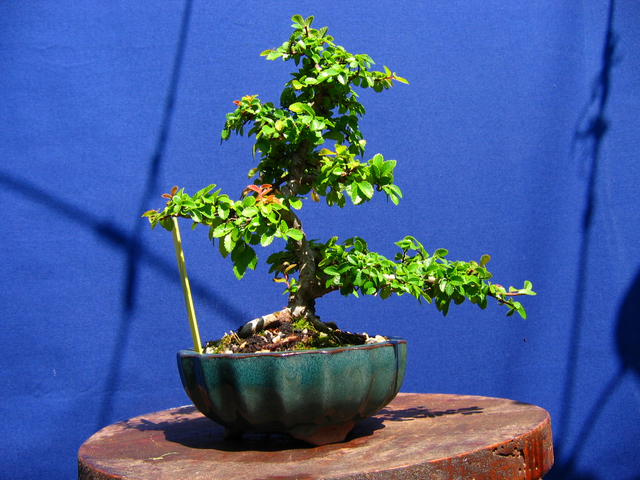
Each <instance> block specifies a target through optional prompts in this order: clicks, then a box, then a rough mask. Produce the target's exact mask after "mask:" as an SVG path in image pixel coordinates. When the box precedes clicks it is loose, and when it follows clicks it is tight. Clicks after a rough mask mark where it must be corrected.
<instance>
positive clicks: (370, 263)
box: [144, 15, 535, 317]
mask: <svg viewBox="0 0 640 480" xmlns="http://www.w3.org/2000/svg"><path fill="white" fill-rule="evenodd" d="M293 22H294V24H293V33H292V34H291V36H290V37H289V39H288V40H287V41H285V42H284V43H283V44H282V45H281V46H280V47H277V48H274V49H270V50H265V51H264V52H262V56H265V57H266V59H267V60H276V59H279V58H280V59H282V60H284V61H293V62H294V64H295V65H296V66H297V70H296V71H294V72H293V73H292V74H291V79H290V80H289V81H288V82H287V83H286V84H285V86H284V89H283V91H282V94H281V96H280V101H279V106H277V107H276V106H275V105H274V104H273V103H271V102H267V103H262V102H261V100H260V99H259V98H258V96H257V95H247V96H244V97H242V98H241V99H240V100H236V101H235V102H234V103H235V105H236V109H235V110H234V111H233V112H230V113H229V114H227V116H226V122H225V124H224V128H223V130H222V140H228V139H229V138H230V137H231V133H232V132H234V133H236V134H239V135H244V134H245V133H246V134H247V136H249V137H251V136H253V137H255V145H254V148H253V154H254V157H255V158H256V160H257V165H256V166H255V167H254V168H253V169H251V170H250V171H249V175H248V176H249V178H250V179H253V184H250V185H248V186H247V188H246V189H245V190H244V191H243V192H242V195H241V199H240V200H237V201H234V200H232V199H230V198H229V197H228V196H227V195H223V194H220V191H219V190H215V185H210V186H208V187H206V188H204V189H202V190H200V191H199V192H197V193H196V194H194V195H193V196H189V195H188V194H186V193H184V191H183V190H182V189H180V190H179V189H178V188H177V187H174V189H173V190H172V191H171V193H169V194H165V195H164V196H165V198H167V199H168V202H167V205H166V206H165V208H164V209H162V210H158V211H155V210H151V211H149V212H146V213H145V214H144V215H145V216H146V217H148V218H149V221H150V222H151V226H152V227H155V226H156V225H158V224H160V225H161V226H163V227H164V228H166V229H168V230H171V229H172V228H173V224H172V221H171V218H172V217H184V218H189V219H191V220H192V221H193V222H194V223H193V225H194V226H195V225H197V224H203V225H206V226H208V227H209V238H210V239H211V241H212V242H215V241H216V239H217V240H218V249H219V251H220V254H221V255H222V256H223V257H230V259H231V261H232V263H233V269H234V273H235V274H236V276H237V277H238V278H239V279H240V278H242V277H243V276H244V274H245V273H246V271H247V269H254V268H255V267H256V265H257V260H258V259H257V255H256V251H255V249H254V247H256V246H257V245H260V246H263V247H266V246H268V245H271V243H272V242H273V240H274V239H276V238H278V239H281V240H283V241H284V242H285V248H284V250H282V251H280V252H277V253H274V254H272V255H271V256H270V257H269V258H268V259H267V263H268V264H270V266H271V267H270V272H271V273H273V274H274V280H275V281H277V282H281V283H283V284H285V285H286V287H285V292H286V293H288V294H289V304H290V306H291V305H298V306H302V307H304V308H306V309H308V310H309V311H311V313H313V311H312V310H313V305H314V299H315V298H318V297H320V296H322V295H324V294H326V293H329V292H331V291H340V292H341V293H342V294H343V295H354V296H356V297H357V296H358V295H359V294H363V295H379V296H380V297H381V298H383V299H385V298H388V297H389V296H390V295H391V294H392V293H395V294H397V295H403V294H410V295H412V296H414V297H415V298H417V299H418V300H419V301H422V300H425V301H426V302H428V303H435V305H436V307H437V308H438V310H440V311H442V312H443V313H444V314H445V315H446V314H447V312H448V310H449V306H450V304H451V302H453V303H456V304H459V303H462V302H463V301H464V300H465V299H468V300H469V301H471V302H472V303H475V304H477V305H478V306H480V308H485V307H486V306H487V298H488V297H493V298H495V299H496V300H497V301H498V303H500V304H504V305H506V306H507V307H508V312H507V315H511V314H513V313H514V312H518V313H519V314H520V315H521V316H523V317H526V314H525V311H524V308H523V307H522V305H521V304H520V303H519V302H516V301H514V300H513V299H512V298H511V297H514V296H517V295H535V293H534V292H533V291H532V289H531V283H530V282H525V285H524V288H522V289H514V288H513V287H510V288H509V290H506V289H505V288H504V287H502V286H500V285H496V284H491V283H490V282H489V281H488V280H489V279H490V278H491V274H490V273H489V272H488V271H487V269H486V267H485V265H486V264H487V262H488V261H489V259H490V257H489V256H488V255H484V256H483V257H482V258H481V259H480V261H479V262H474V261H471V262H452V261H449V260H447V259H446V255H447V253H448V252H447V251H446V250H444V249H440V250H436V251H435V252H434V253H433V254H432V255H429V254H428V253H427V252H426V250H425V249H424V247H423V246H422V245H421V244H420V243H419V242H418V241H417V240H416V239H415V238H413V237H405V238H404V239H402V240H400V241H399V242H397V244H396V245H397V246H398V247H399V248H400V252H399V253H398V254H397V255H396V257H395V258H394V259H393V260H389V259H387V258H385V257H383V256H382V255H379V254H377V253H375V252H371V251H369V249H368V247H367V244H366V242H365V241H364V240H363V239H361V238H358V237H354V238H351V239H348V240H346V241H344V242H342V243H338V242H337V238H336V237H334V238H332V239H330V240H328V241H327V242H324V243H322V242H319V241H309V240H308V239H307V238H306V235H305V233H304V230H303V228H302V222H301V221H300V219H299V217H298V215H297V213H296V212H297V211H300V210H301V209H302V208H303V206H304V204H305V202H306V201H308V200H309V198H310V199H311V200H312V201H314V202H318V201H320V198H321V197H322V198H324V201H325V202H326V204H327V205H329V206H334V205H337V206H339V207H343V206H345V205H346V202H347V200H349V201H351V203H353V204H354V205H361V204H363V203H365V202H368V201H369V200H371V199H372V198H373V196H374V193H375V192H376V191H377V192H383V193H384V194H385V195H386V197H387V199H388V200H391V202H393V203H394V204H396V205H397V204H398V203H399V200H400V199H401V198H402V192H401V190H400V188H399V187H398V186H397V185H395V184H394V175H393V174H394V169H395V166H396V161H395V160H385V159H384V157H383V156H382V155H381V154H376V155H374V156H373V157H372V158H371V159H369V160H367V161H364V160H363V156H364V152H365V146H366V141H365V140H364V138H363V136H362V133H361V131H360V128H359V121H360V118H362V116H363V115H364V113H365V109H364V107H363V106H362V104H361V103H360V102H359V101H358V95H357V94H356V91H355V89H356V88H361V89H367V88H371V89H372V90H373V91H375V92H382V91H384V90H387V89H389V88H391V87H392V86H393V85H394V81H397V82H401V83H405V84H406V83H408V82H407V81H406V80H405V79H403V78H401V77H399V76H397V75H396V74H395V73H393V72H391V70H389V69H388V68H387V67H383V70H382V71H376V70H373V69H372V66H373V65H374V62H373V60H372V59H371V58H370V57H369V56H368V55H365V54H351V53H349V52H347V51H346V50H345V49H344V48H343V47H341V46H339V45H336V44H335V43H333V37H331V36H329V35H327V28H326V27H324V28H321V29H319V30H316V29H313V28H312V27H311V25H312V23H313V17H308V18H306V19H304V18H302V17H301V16H299V15H295V16H294V17H293ZM245 130H246V132H245Z"/></svg>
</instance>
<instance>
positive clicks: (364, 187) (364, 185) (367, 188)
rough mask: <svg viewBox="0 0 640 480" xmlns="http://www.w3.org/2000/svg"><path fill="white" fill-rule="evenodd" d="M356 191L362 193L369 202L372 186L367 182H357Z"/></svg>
mask: <svg viewBox="0 0 640 480" xmlns="http://www.w3.org/2000/svg"><path fill="white" fill-rule="evenodd" d="M358 189H359V190H360V191H361V192H362V194H363V195H364V196H365V197H367V198H368V199H369V200H371V198H373V185H371V184H370V183H369V182H365V181H363V182H359V183H358Z"/></svg>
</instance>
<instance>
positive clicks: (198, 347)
mask: <svg viewBox="0 0 640 480" xmlns="http://www.w3.org/2000/svg"><path fill="white" fill-rule="evenodd" d="M172 220H173V232H172V233H173V246H174V247H175V249H176V260H178V269H179V270H180V282H181V283H182V294H183V295H184V303H185V305H186V307H187V315H188V316H189V326H190V327H191V337H192V338H193V349H194V350H195V352H196V353H202V343H201V342H200V332H199V331H198V322H197V321H196V312H195V310H194V308H193V297H192V296H191V287H190V286H189V278H188V277H187V268H186V267H185V264H184V252H183V251H182V240H181V239H180V229H179V228H178V219H177V218H176V217H173V219H172Z"/></svg>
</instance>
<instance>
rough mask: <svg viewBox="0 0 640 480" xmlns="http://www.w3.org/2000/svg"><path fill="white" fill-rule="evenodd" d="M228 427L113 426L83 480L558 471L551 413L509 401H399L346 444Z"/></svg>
mask: <svg viewBox="0 0 640 480" xmlns="http://www.w3.org/2000/svg"><path fill="white" fill-rule="evenodd" d="M223 433H224V428H223V427H221V426H219V425H217V424H215V423H213V422H212V421H211V420H209V419H208V418H206V417H204V416H203V415H202V414H201V413H200V412H198V411H197V410H196V409H195V408H194V407H193V406H187V407H180V408H174V409H170V410H164V411H162V412H156V413H150V414H147V415H142V416H140V417H135V418H132V419H130V420H127V421H124V422H119V423H116V424H114V425H111V426H108V427H106V428H104V429H102V430H100V431H99V432H97V433H96V434H95V435H93V436H92V437H91V438H89V439H88V440H87V441H86V442H85V443H84V444H83V445H82V447H81V448H80V451H79V453H78V471H79V475H78V476H79V479H81V480H104V479H116V478H117V479H137V480H140V479H150V480H151V479H153V480H177V479H181V480H199V479H224V480H233V479H243V480H247V479H279V480H284V479H313V478H324V479H360V478H362V479H364V478H367V479H378V478H379V479H418V478H425V479H438V480H453V479H456V480H457V479H460V480H463V479H464V480H471V479H475V480H489V479H491V480H499V479H505V480H507V479H508V480H515V479H523V480H537V479H539V478H541V477H542V476H543V475H544V474H545V473H546V472H547V471H548V470H549V469H550V468H551V466H552V464H553V446H552V438H551V423H550V419H549V414H548V413H547V412H546V411H545V410H543V409H542V408H539V407H536V406H533V405H528V404H524V403H520V402H516V401H513V400H506V399H500V398H489V397H477V396H461V395H439V394H434V395H427V394H410V393H405V394H402V393H401V394H399V395H398V396H397V397H396V399H395V400H394V401H393V402H391V404H390V405H388V406H387V407H386V408H385V409H384V410H382V411H380V412H379V413H378V414H377V415H375V416H373V417H370V418H368V419H366V420H364V421H362V422H359V423H357V424H356V426H355V427H354V429H353V430H352V431H351V433H350V434H349V435H348V436H347V439H346V440H345V441H344V442H343V443H339V444H331V445H324V446H321V447H313V446H310V445H308V444H306V443H304V442H302V441H300V440H296V439H294V438H292V437H291V436H289V435H283V434H262V433H246V434H245V435H244V437H243V439H242V440H240V441H230V440H224V439H223V438H222V435H223Z"/></svg>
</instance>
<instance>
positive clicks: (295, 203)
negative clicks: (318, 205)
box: [289, 198, 302, 210]
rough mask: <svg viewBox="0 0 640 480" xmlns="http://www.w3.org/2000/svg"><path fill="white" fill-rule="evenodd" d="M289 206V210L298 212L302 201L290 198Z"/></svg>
mask: <svg viewBox="0 0 640 480" xmlns="http://www.w3.org/2000/svg"><path fill="white" fill-rule="evenodd" d="M289 205H291V208H295V209H296V210H300V209H301V208H302V200H300V199H299V198H290V199H289Z"/></svg>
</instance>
